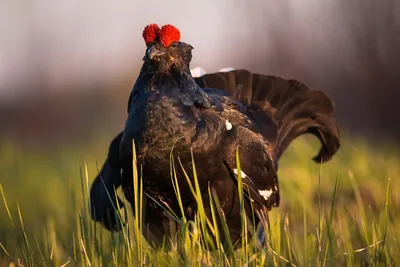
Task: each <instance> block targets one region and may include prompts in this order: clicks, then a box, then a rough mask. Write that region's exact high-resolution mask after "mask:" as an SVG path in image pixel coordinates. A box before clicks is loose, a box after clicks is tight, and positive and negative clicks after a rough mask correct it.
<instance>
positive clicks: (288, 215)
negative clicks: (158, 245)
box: [0, 136, 400, 266]
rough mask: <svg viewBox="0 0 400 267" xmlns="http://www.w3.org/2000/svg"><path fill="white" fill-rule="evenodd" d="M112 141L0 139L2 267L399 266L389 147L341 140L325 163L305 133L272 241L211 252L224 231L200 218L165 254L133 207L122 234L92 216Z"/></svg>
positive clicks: (289, 168) (398, 199)
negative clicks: (38, 143)
mask: <svg viewBox="0 0 400 267" xmlns="http://www.w3.org/2000/svg"><path fill="white" fill-rule="evenodd" d="M110 138H111V136H108V137H106V138H103V139H99V140H94V141H93V144H89V145H87V146H88V147H91V148H92V149H78V148H71V147H67V148H59V149H56V150H54V149H53V150H51V151H50V150H49V151H46V150H45V149H40V150H39V149H37V150H33V149H26V148H23V147H20V146H18V144H13V143H12V142H6V140H2V141H1V143H0V175H1V176H0V184H1V194H0V195H1V197H2V199H1V200H0V266H9V265H10V266H13V265H15V266H18V264H22V265H23V266H137V265H138V262H139V261H140V260H141V262H144V263H145V264H146V265H149V266H167V265H169V266H208V265H214V266H223V265H228V266H264V265H267V266H275V265H277V266H285V265H293V266H326V265H329V266H343V265H347V266H359V265H360V264H361V265H368V266H396V265H400V223H399V218H400V196H399V195H398V194H397V191H398V188H399V184H400V182H399V176H400V164H399V162H400V153H398V150H397V147H396V146H393V145H391V144H390V143H388V144H376V143H372V142H371V141H367V140H364V139H362V138H359V137H349V136H345V137H344V138H343V143H342V148H341V150H340V152H338V154H337V156H336V157H335V158H334V159H333V160H332V161H330V162H329V163H327V164H323V165H322V166H320V165H318V164H315V163H314V162H312V161H311V160H310V159H311V158H312V156H314V154H315V153H316V151H317V145H318V143H317V141H316V140H315V139H313V138H310V137H307V136H305V137H301V138H299V139H298V140H296V142H294V143H293V144H292V145H291V146H290V147H289V149H288V151H287V152H286V153H285V154H284V156H283V158H282V159H281V162H280V170H279V177H280V187H281V206H280V207H279V208H276V209H274V210H273V211H272V212H271V214H270V216H271V218H270V222H271V235H270V236H269V238H268V246H267V247H265V248H263V249H257V248H256V247H255V245H254V244H253V243H250V245H249V246H246V247H245V248H244V249H240V250H237V251H234V252H232V251H230V248H225V249H224V250H223V249H222V247H221V244H219V242H214V244H213V245H214V246H215V247H216V248H219V249H217V250H216V251H214V252H210V251H208V250H206V249H205V248H204V241H205V240H206V239H207V238H208V237H209V236H212V235H216V236H217V237H218V235H222V234H223V233H219V232H218V231H216V230H215V229H213V227H212V225H213V222H212V221H211V222H210V225H211V227H209V228H210V229H211V230H210V229H209V230H204V229H205V228H207V226H206V225H207V222H206V221H205V220H204V218H202V217H201V216H200V217H199V220H198V221H196V222H186V223H185V222H182V223H181V227H182V231H181V232H180V234H178V235H177V236H176V238H172V239H171V240H168V241H166V244H165V246H164V247H163V248H162V249H159V250H154V249H152V248H149V247H148V246H147V244H146V242H144V241H143V240H142V239H140V238H137V237H138V235H137V232H138V230H139V229H138V228H139V227H140V226H139V224H138V223H135V222H134V221H133V218H132V214H130V213H131V212H130V210H128V212H127V215H126V216H127V217H128V218H129V220H130V222H131V223H129V226H128V227H127V228H126V229H125V230H124V231H123V232H122V233H116V234H110V233H109V232H107V231H106V230H104V229H102V228H101V227H100V225H99V224H95V223H93V222H92V221H91V220H90V217H89V215H88V214H89V213H88V201H87V194H88V186H89V187H90V184H91V181H92V180H93V178H94V177H95V175H96V173H97V167H96V162H98V165H99V166H98V168H100V167H101V164H102V163H103V160H104V159H105V155H106V151H107V146H108V141H107V140H110ZM85 163H86V165H85ZM85 166H87V168H86V167H85ZM215 214H216V216H217V215H218V209H216V210H215ZM188 224H191V225H194V229H195V231H194V232H193V233H189V232H188V231H187V230H186V229H187V225H188Z"/></svg>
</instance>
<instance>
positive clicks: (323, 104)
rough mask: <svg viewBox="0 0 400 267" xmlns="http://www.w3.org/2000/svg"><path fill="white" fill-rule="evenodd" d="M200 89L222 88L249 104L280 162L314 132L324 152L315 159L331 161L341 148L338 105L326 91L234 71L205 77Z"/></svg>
mask: <svg viewBox="0 0 400 267" xmlns="http://www.w3.org/2000/svg"><path fill="white" fill-rule="evenodd" d="M195 80H196V82H197V83H198V84H199V85H200V87H212V88H218V89H222V90H224V91H226V92H228V93H230V94H232V95H233V96H234V97H235V98H236V99H238V100H240V101H241V102H243V103H244V104H246V106H247V108H248V110H247V111H248V113H249V116H250V117H251V118H252V119H254V120H255V121H256V122H257V124H258V126H259V128H260V130H261V132H262V134H263V135H264V137H265V138H266V140H268V141H269V142H270V143H271V144H272V145H273V147H274V157H275V159H276V160H278V159H279V158H280V157H281V156H282V154H283V152H284V151H285V150H286V148H287V147H288V146H289V144H290V143H291V142H292V141H293V140H294V139H295V138H296V137H298V136H300V135H302V134H306V133H310V134H313V135H315V136H316V137H318V139H319V140H320V141H321V144H322V146H321V149H320V151H319V152H318V154H317V155H316V156H315V157H314V158H313V160H314V161H316V162H321V161H322V162H325V161H327V160H329V159H330V158H331V157H332V156H333V155H334V154H335V153H336V152H337V150H338V149H339V147H340V133H339V127H338V123H337V122H336V119H335V117H334V109H335V106H334V103H333V101H332V99H331V98H330V97H329V96H328V95H326V94H325V93H324V92H322V91H317V90H310V89H309V88H308V87H306V86H305V85H304V84H302V83H300V82H298V81H295V80H286V79H283V78H280V77H275V76H269V75H263V74H254V73H251V72H250V71H248V70H243V69H241V70H233V71H229V72H217V73H210V74H205V75H203V76H201V77H198V78H195Z"/></svg>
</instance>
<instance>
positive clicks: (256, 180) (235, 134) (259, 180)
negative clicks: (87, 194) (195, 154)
mask: <svg viewBox="0 0 400 267" xmlns="http://www.w3.org/2000/svg"><path fill="white" fill-rule="evenodd" d="M204 91H205V92H207V94H208V96H209V97H210V98H211V100H212V101H213V102H214V104H216V106H217V107H219V108H220V112H221V117H222V118H223V119H224V120H225V127H226V134H225V136H224V140H223V145H222V147H223V151H224V152H223V153H224V161H225V163H226V164H227V165H228V167H229V169H230V170H231V172H232V176H233V177H235V178H236V179H237V178H238V175H239V173H240V174H241V176H242V179H243V180H242V181H243V185H244V190H245V192H246V193H247V196H248V197H249V198H250V199H251V200H252V201H253V202H255V203H256V204H257V205H258V206H259V207H260V208H261V207H262V206H267V207H268V208H269V209H270V208H271V207H273V206H278V205H279V185H278V178H277V174H276V166H275V159H274V152H273V150H272V148H271V146H270V144H269V143H268V141H267V140H265V139H264V136H262V135H261V134H259V129H258V127H257V125H256V124H255V123H254V122H253V121H252V120H251V119H250V118H249V117H248V115H247V112H246V110H245V107H244V105H243V104H242V103H240V102H239V101H237V100H235V99H233V98H232V97H231V96H229V94H227V93H226V92H223V91H221V90H218V89H212V88H204ZM236 149H238V152H239V161H240V171H239V168H238V166H237V164H236V163H237V162H236Z"/></svg>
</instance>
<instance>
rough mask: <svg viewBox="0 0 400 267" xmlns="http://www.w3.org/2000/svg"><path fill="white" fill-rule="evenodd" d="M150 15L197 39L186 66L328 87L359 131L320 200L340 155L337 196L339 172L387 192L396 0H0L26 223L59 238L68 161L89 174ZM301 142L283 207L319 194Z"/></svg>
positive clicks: (72, 182) (394, 116)
mask: <svg viewBox="0 0 400 267" xmlns="http://www.w3.org/2000/svg"><path fill="white" fill-rule="evenodd" d="M148 23H158V24H159V25H163V24H166V23H171V24H174V25H176V26H177V27H178V28H179V29H180V30H181V33H182V40H183V41H186V42H188V43H190V44H192V45H193V46H194V47H195V50H194V51H193V53H194V58H193V63H192V67H196V66H201V67H203V68H204V69H206V70H207V71H208V72H212V71H216V70H218V69H220V68H223V67H234V68H246V69H249V70H251V71H254V72H258V73H263V74H270V75H277V76H282V77H284V78H292V79H297V80H299V81H302V82H303V83H305V84H306V85H308V86H310V87H313V88H318V89H321V90H324V91H325V92H327V93H328V94H329V95H330V96H332V97H333V99H334V100H335V102H336V106H337V112H336V114H337V117H338V120H339V122H340V124H341V127H342V130H343V132H347V133H350V134H351V135H352V136H355V135H356V136H360V137H357V138H355V137H351V138H347V137H346V136H347V135H345V139H344V143H343V146H344V149H343V151H341V152H340V153H339V154H338V158H339V160H337V161H334V162H333V163H332V164H331V165H329V166H330V168H331V169H330V170H331V172H330V173H329V174H328V177H329V179H328V180H327V181H328V182H327V184H325V189H324V190H325V191H324V193H326V195H324V197H325V199H326V202H327V203H329V201H330V197H331V195H330V193H331V188H332V186H333V183H334V178H335V176H336V170H337V168H339V166H341V169H340V171H338V172H340V173H342V174H343V175H344V176H345V178H344V182H343V183H344V185H343V188H345V189H343V190H342V191H341V192H342V194H341V195H342V196H344V198H345V199H346V201H350V202H348V203H353V202H354V201H355V200H354V195H352V193H349V192H352V187H351V186H350V182H349V180H348V174H349V173H352V175H353V174H354V173H355V176H356V178H357V177H358V179H360V180H359V182H360V184H361V185H362V194H363V197H365V198H366V201H367V203H366V204H367V205H378V206H379V205H380V204H381V203H382V202H383V201H384V198H385V195H384V194H385V188H386V183H387V181H388V180H387V179H388V177H392V180H394V183H397V181H398V179H397V178H398V177H396V176H397V175H399V174H400V171H399V170H398V168H397V167H396V164H398V162H399V161H400V160H399V159H400V157H399V156H398V152H397V146H396V145H395V144H396V143H397V142H398V141H399V138H398V137H399V135H400V112H399V111H398V103H399V101H400V90H399V89H400V77H399V70H400V1H397V0H379V1H376V0H351V1H349V0H326V1H321V0H252V1H237V0H219V1H211V0H203V1H183V0H171V1H158V0H157V1H156V0H153V1H134V0H130V1H127V0H121V1H105V0H99V1H94V0H87V1H82V0H79V1H78V0H69V1H50V0H31V1H27V0H13V1H7V0H0V183H1V184H2V185H3V188H4V191H5V194H6V197H7V199H8V203H9V205H10V207H11V210H12V212H13V213H15V212H16V207H17V203H19V204H20V206H21V210H22V211H23V216H24V218H25V219H26V220H27V224H26V228H27V229H28V230H29V231H30V233H38V232H39V233H41V232H42V231H43V230H42V228H43V226H44V223H45V224H46V227H47V226H48V225H49V224H52V223H55V224H56V226H57V227H59V228H60V229H65V231H61V233H59V234H60V235H61V236H63V235H64V240H69V238H70V232H69V231H67V229H69V228H71V227H72V228H74V227H75V225H74V224H73V223H72V224H71V222H70V221H69V220H67V219H66V218H67V217H68V216H69V215H71V214H73V213H74V212H75V210H74V209H75V206H74V205H73V203H71V196H72V195H73V194H72V193H71V192H75V191H76V188H79V186H80V185H79V166H82V164H83V163H84V162H87V163H88V168H89V179H92V178H93V177H94V176H95V174H96V170H97V168H96V161H98V162H99V164H101V163H102V162H103V160H104V159H105V156H106V151H107V146H108V144H109V141H110V140H111V138H113V137H114V136H115V135H116V134H117V133H118V132H119V131H120V130H121V129H122V127H123V123H124V120H125V115H126V106H127V99H128V96H129V93H130V90H131V87H132V85H133V83H134V81H135V79H136V77H137V74H138V71H139V68H140V66H141V59H142V57H143V54H144V49H145V45H144V42H143V40H142V37H141V34H142V30H143V28H144V26H145V25H146V24H148ZM346 138H347V139H346ZM365 138H368V139H365ZM356 140H357V141H356ZM382 141H383V142H385V143H386V145H385V146H384V148H382V146H381V145H380V144H381V143H382ZM298 148H299V149H300V150H297V151H294V150H292V152H291V153H292V154H290V153H289V152H288V153H289V154H288V156H286V159H285V157H284V159H283V160H284V161H285V162H286V163H285V162H283V163H282V165H281V166H282V175H281V177H285V174H286V177H285V178H282V179H281V183H282V190H283V196H284V201H283V205H284V208H285V205H286V207H289V210H290V208H293V210H294V211H298V210H299V209H298V207H297V206H296V205H294V206H293V207H292V206H291V204H293V203H294V202H295V199H297V198H299V199H303V200H304V198H302V196H304V195H307V196H308V197H307V198H309V200H310V201H314V200H315V199H316V198H315V196H316V192H315V190H316V187H317V184H316V179H314V178H315V177H316V176H317V174H318V168H319V167H318V166H316V165H315V164H314V163H312V162H311V161H308V159H309V158H310V157H311V156H312V153H313V152H311V151H309V153H308V154H307V158H305V156H304V154H303V153H305V152H304V151H308V150H307V149H309V148H308V146H307V145H304V144H303V145H300V146H298ZM293 162H295V164H293ZM338 162H341V164H338ZM285 164H286V165H285ZM312 164H314V165H312ZM285 166H286V167H285ZM310 166H312V167H310ZM352 166H353V167H352ZM299 177H302V178H301V179H300V178H299ZM346 179H347V180H346ZM89 182H90V181H89ZM292 186H293V187H292ZM372 189H374V190H372ZM310 190H311V191H313V190H314V191H313V193H310ZM296 192H297V193H296ZM299 192H300V193H299ZM289 195H291V196H295V195H296V196H297V197H296V198H293V199H290V198H288V197H287V196H289ZM393 198H394V200H395V201H397V202H399V199H398V197H397V196H395V195H394V196H393ZM348 199H350V200H348ZM304 201H305V200H304ZM346 201H345V200H343V203H346ZM351 201H353V202H351ZM375 201H376V202H375ZM305 203H307V202H305ZM377 203H378V204H377ZM314 204H315V203H314ZM353 204H354V203H353ZM306 205H307V204H306ZM310 205H311V204H310ZM309 207H314V206H309ZM284 208H283V210H285V209H284ZM300 209H301V208H300ZM310 212H311V213H312V211H311V210H310ZM5 214H6V210H5V209H4V207H3V205H2V204H1V203H0V243H3V244H7V245H8V247H9V248H10V247H11V248H12V247H18V246H16V244H17V243H18V241H13V240H20V239H18V237H17V235H18V234H16V233H14V232H10V231H11V230H10V229H13V228H12V226H11V224H10V222H9V220H8V218H7V216H5ZM301 214H302V213H301V211H300V215H299V216H300V217H299V218H300V220H301ZM68 227H69V228H68ZM10 233H12V234H10ZM39 235H41V234H39ZM7 240H8V241H7ZM359 245H360V246H361V245H365V244H363V242H361V241H360V244H359ZM0 254H1V250H0ZM0 262H1V257H0ZM0 265H1V264H0Z"/></svg>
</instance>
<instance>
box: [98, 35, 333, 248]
mask: <svg viewBox="0 0 400 267" xmlns="http://www.w3.org/2000/svg"><path fill="white" fill-rule="evenodd" d="M191 51H192V47H191V46H190V45H188V44H186V43H183V42H178V41H177V42H173V43H172V44H171V45H170V46H168V47H165V46H164V45H163V44H162V43H161V42H160V41H159V39H156V40H155V42H152V44H151V45H149V47H148V49H147V51H146V56H145V57H144V64H143V67H142V69H141V72H140V74H139V77H138V79H137V81H136V83H135V85H134V87H133V89H132V92H131V95H130V98H129V103H128V118H127V121H126V126H125V129H124V131H123V134H122V133H121V134H120V135H119V136H117V138H116V139H115V140H114V141H113V143H112V144H111V146H110V153H109V158H108V159H107V161H106V162H105V164H104V166H103V169H102V172H101V174H102V176H103V180H105V185H106V186H104V185H103V187H101V186H99V184H100V183H99V182H98V180H99V179H100V178H99V177H97V178H96V179H95V182H94V184H93V187H92V189H91V203H92V209H93V210H94V211H99V212H97V213H96V216H93V215H92V217H93V218H94V219H95V220H97V221H104V219H105V214H107V212H106V210H109V209H110V208H111V206H112V205H110V201H109V200H108V202H107V203H108V204H107V203H106V200H103V199H102V196H103V195H104V191H105V189H106V188H107V189H109V188H113V187H118V186H119V185H120V184H121V185H122V188H123V190H124V193H125V196H126V198H127V199H128V200H129V201H130V202H131V203H133V193H132V192H133V191H132V188H133V184H132V140H134V142H135V147H136V154H137V163H138V165H137V166H138V167H141V168H143V169H142V170H143V181H144V188H145V192H146V194H148V195H150V196H151V197H152V198H154V199H156V200H158V201H161V202H164V203H168V205H169V206H170V207H172V209H173V210H174V211H175V213H176V214H180V211H179V208H178V205H177V200H176V197H175V192H174V189H173V186H172V184H171V178H170V152H171V149H172V148H173V154H172V155H173V156H174V159H175V162H178V159H179V160H180V161H181V162H182V164H183V166H184V168H185V170H186V171H187V172H188V173H189V174H190V173H191V171H192V161H191V160H192V158H191V151H193V156H194V160H195V163H196V170H197V176H198V180H199V184H200V188H201V190H202V192H204V194H203V198H204V199H207V197H208V191H207V188H208V186H209V185H210V186H211V187H212V188H213V189H214V190H215V191H216V193H217V195H218V198H219V201H220V203H221V207H222V209H223V211H224V214H225V216H226V218H227V223H228V226H229V230H230V234H231V238H232V240H233V241H236V240H237V239H238V238H239V237H240V234H241V221H240V213H239V198H238V187H237V174H238V173H237V172H238V171H237V166H236V159H235V151H236V148H238V150H239V155H240V162H241V170H242V178H243V183H244V185H245V186H244V189H245V193H246V196H247V198H246V203H245V208H246V212H247V213H248V215H249V217H250V218H251V215H252V214H251V209H250V203H252V204H253V207H254V209H255V211H256V212H263V211H267V210H270V209H271V208H272V207H274V206H279V202H280V195H279V184H278V178H277V168H278V160H279V158H280V156H281V155H282V153H283V152H284V151H285V149H286V148H287V146H288V145H289V144H290V142H291V141H292V140H293V139H295V138H296V137H297V136H299V135H301V134H304V133H312V134H314V135H316V136H317V137H318V138H319V139H320V141H321V144H322V147H321V150H320V152H319V153H318V155H317V156H316V157H315V158H314V160H315V161H317V162H320V161H326V160H329V159H330V158H331V157H332V156H333V155H334V154H335V153H336V151H337V150H338V148H339V146H340V142H339V129H338V125H337V123H336V121H335V119H334V116H333V111H334V105H333V102H332V100H331V99H330V98H329V97H328V96H327V95H326V94H324V93H323V92H321V91H311V90H309V89H308V88H307V87H306V86H304V85H303V84H301V83H299V82H297V81H294V80H285V79H282V78H278V77H273V76H267V75H261V74H253V73H251V72H249V71H247V70H235V71H230V72H225V73H212V74H206V75H203V76H201V77H199V78H196V79H194V78H193V77H192V76H191V75H190V69H189V63H190V60H191ZM216 88H218V89H216ZM117 144H119V147H118V146H117ZM118 148H119V149H118ZM117 150H119V156H120V157H118V158H117V156H116V153H111V151H117ZM110 157H116V158H114V160H111V159H110ZM107 166H108V167H107ZM107 169H112V170H114V171H113V172H105V171H103V170H107ZM121 169H122V170H123V172H122V177H121V175H118V173H120V172H121ZM117 170H119V172H118V171H117ZM176 170H177V177H178V181H179V185H180V191H181V196H182V202H183V204H184V207H185V215H186V216H187V217H189V218H193V211H194V210H196V205H195V201H194V198H193V196H192V193H191V192H190V189H189V187H188V184H187V182H186V179H185V178H184V174H183V172H182V171H181V168H179V166H177V168H176ZM105 175H108V176H109V177H107V179H104V176H105ZM119 181H121V182H119ZM115 201H117V200H115ZM115 201H114V202H115ZM145 201H146V207H145V223H146V224H149V227H148V229H150V231H151V233H152V234H153V238H152V240H153V241H155V242H156V243H158V242H159V241H160V240H161V239H162V237H161V235H162V234H164V233H165V231H166V230H165V227H164V226H163V222H164V221H165V220H163V219H162V218H165V215H164V214H163V211H162V210H161V209H160V208H159V207H158V206H157V205H156V204H154V203H153V201H152V200H150V199H147V197H146V199H145ZM207 203H208V201H205V204H206V207H205V208H206V211H209V210H208V209H209V207H207ZM256 220H257V222H258V220H259V218H258V217H257V216H256ZM115 221H116V220H115V219H114V220H111V221H109V223H108V224H107V223H104V222H103V224H104V225H105V226H106V228H108V229H112V230H113V229H115V230H117V229H118V225H116V226H115ZM110 222H111V223H110ZM145 236H146V234H145Z"/></svg>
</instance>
